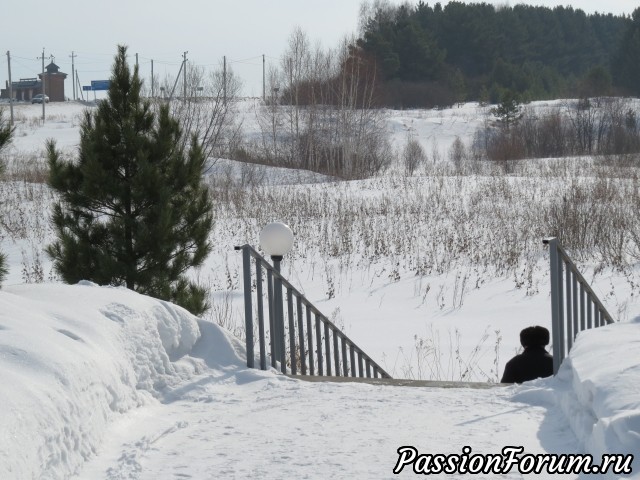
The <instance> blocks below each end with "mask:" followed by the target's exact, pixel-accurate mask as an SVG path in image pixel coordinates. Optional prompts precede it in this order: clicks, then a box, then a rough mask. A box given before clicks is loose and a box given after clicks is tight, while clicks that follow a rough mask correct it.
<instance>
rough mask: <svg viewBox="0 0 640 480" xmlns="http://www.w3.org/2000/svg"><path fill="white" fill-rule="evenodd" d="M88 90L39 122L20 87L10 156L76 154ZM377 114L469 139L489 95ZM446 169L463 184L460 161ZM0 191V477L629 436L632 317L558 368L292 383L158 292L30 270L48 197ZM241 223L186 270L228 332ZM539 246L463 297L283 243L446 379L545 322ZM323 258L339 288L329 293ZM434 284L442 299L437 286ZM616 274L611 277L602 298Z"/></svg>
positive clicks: (360, 313)
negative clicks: (439, 382) (476, 385)
mask: <svg viewBox="0 0 640 480" xmlns="http://www.w3.org/2000/svg"><path fill="white" fill-rule="evenodd" d="M554 106H555V104H553V103H552V102H550V103H548V104H543V105H541V108H546V107H549V108H554ZM250 107H251V106H248V107H247V110H248V111H250V110H251V108H250ZM84 108H85V107H84V106H82V105H79V104H74V103H67V104H49V105H47V115H48V116H49V115H50V117H48V118H47V122H46V123H45V124H44V125H42V124H41V123H40V122H38V121H36V120H34V119H37V116H38V115H39V113H40V112H41V107H40V106H38V105H33V106H32V105H20V109H19V110H18V112H17V114H18V116H19V118H23V119H24V120H23V121H21V123H20V125H19V127H18V130H17V136H16V139H15V141H14V143H13V145H12V146H11V149H10V151H9V154H10V155H11V156H12V157H13V158H15V161H16V162H20V161H26V160H28V161H32V162H36V163H37V162H42V161H43V147H44V141H45V140H46V139H47V138H55V139H56V141H57V142H58V144H59V146H61V147H62V148H63V150H64V152H65V153H66V154H72V153H73V151H74V149H75V148H76V146H77V141H78V122H79V118H80V115H81V113H82V110H83V109H84ZM389 113H390V117H389V122H390V127H391V129H392V132H393V133H392V135H393V140H394V142H395V144H396V146H399V145H402V144H403V142H404V141H405V140H406V136H407V134H411V135H415V136H416V138H418V139H419V141H420V142H421V143H422V144H423V146H424V147H425V150H426V151H427V152H432V151H434V150H437V151H438V153H439V155H440V156H441V158H442V159H443V160H445V159H446V156H447V151H448V148H449V145H450V144H451V142H452V141H453V140H454V139H455V137H460V138H461V139H462V140H464V141H465V142H467V143H468V142H470V141H471V139H472V136H473V132H474V131H475V129H476V128H477V126H479V125H481V123H482V122H484V121H485V119H484V117H483V116H484V115H486V108H485V107H479V106H478V105H477V104H465V105H462V106H460V107H459V108H458V107H455V108H452V109H444V110H438V111H436V110H434V111H419V110H415V111H413V110H412V111H403V112H389ZM247 124H250V122H247ZM208 175H210V177H211V179H212V181H220V179H222V180H223V181H224V179H231V180H233V181H237V180H238V179H240V178H243V177H246V176H251V177H252V178H254V179H257V180H256V181H257V183H258V184H260V185H263V186H266V187H267V188H272V189H273V191H274V192H276V191H284V192H287V193H289V194H294V193H300V195H301V198H304V194H305V192H310V191H312V190H311V189H313V191H314V192H315V193H317V194H318V195H324V196H326V197H327V198H329V197H335V198H337V199H338V203H340V202H341V201H343V200H344V199H345V198H347V197H348V196H349V195H353V194H354V192H355V194H357V195H361V196H362V197H366V198H368V199H371V201H372V203H373V202H374V201H377V200H378V199H382V200H383V201H384V199H385V198H386V197H388V196H391V195H394V194H395V192H396V191H399V190H401V189H402V188H403V183H402V181H399V180H396V179H395V178H393V177H390V178H389V179H379V178H376V179H371V180H366V181H357V182H342V183H335V182H333V179H330V178H327V177H325V176H322V175H318V174H314V173H311V172H299V171H295V170H288V169H275V168H269V167H264V166H251V167H248V166H246V165H243V164H239V163H238V162H232V161H228V160H224V159H221V160H219V161H218V162H217V163H216V164H215V165H214V166H213V167H212V169H211V171H210V172H209V173H208ZM412 180H413V179H410V180H404V181H405V182H409V181H412ZM476 181H477V182H481V181H482V179H477V180H476ZM507 181H508V182H516V181H519V180H518V179H516V178H509V179H507ZM443 182H444V184H445V187H444V188H445V189H446V188H448V189H451V191H458V190H457V189H458V188H459V186H460V183H459V181H458V180H457V179H456V178H446V179H444V180H443ZM302 188H308V190H304V191H303V190H302ZM0 189H3V190H2V191H0V198H2V199H4V200H3V201H6V202H8V203H7V204H6V205H4V206H3V207H4V211H5V213H6V214H7V215H10V219H11V225H12V226H13V227H14V228H15V229H16V230H15V231H14V232H12V235H10V236H7V235H5V233H4V232H1V231H0V251H3V252H5V253H6V254H7V255H8V257H9V267H10V274H9V277H8V279H7V281H5V283H4V286H3V289H2V290H0V384H1V385H3V388H2V389H1V390H0V406H1V407H2V408H1V409H0V412H1V413H0V479H5V478H7V479H18V480H21V479H30V478H47V479H49V478H51V479H58V478H65V479H66V478H77V479H83V480H84V479H103V478H108V479H134V478H135V479H147V478H149V479H150V478H197V479H205V478H246V477H260V478H283V477H285V476H287V477H294V478H328V477H335V478H354V477H355V478H392V477H394V475H393V474H392V469H393V466H394V465H395V463H396V460H397V457H398V455H397V449H398V447H400V446H402V445H414V446H415V447H416V448H418V450H419V451H420V452H421V453H460V450H461V448H462V446H464V445H469V446H471V447H472V449H473V451H474V452H480V453H497V452H500V450H501V448H502V447H503V446H505V445H513V444H514V442H517V445H523V446H524V447H525V451H526V452H530V453H543V452H550V453H585V452H586V453H591V454H592V455H594V456H595V458H596V460H599V456H600V455H601V454H602V453H604V452H609V453H634V454H636V455H637V454H638V452H640V392H639V391H638V390H639V388H640V387H638V385H640V367H639V364H640V362H639V361H638V358H639V357H638V353H637V352H638V351H640V350H639V349H638V344H639V343H640V322H639V321H637V320H636V321H625V322H621V323H616V324H614V325H611V326H607V327H601V328H599V329H597V330H593V331H588V332H583V333H581V334H580V335H579V337H578V339H577V342H576V343H575V345H574V348H573V350H572V352H571V356H570V358H569V359H567V360H566V361H565V362H564V363H563V366H562V368H561V371H560V372H559V374H558V376H557V377H555V378H553V379H545V380H537V381H534V382H529V383H527V384H525V385H523V386H512V387H497V388H492V389H486V390H477V389H469V388H460V389H440V388H412V387H386V386H375V385H366V384H333V383H321V384H315V383H314V384H311V383H304V382H300V381H297V380H292V379H289V378H286V377H283V376H281V375H278V374H277V373H276V372H274V371H268V372H261V371H258V370H250V369H247V368H246V367H245V365H246V362H245V357H244V355H245V353H244V346H243V345H242V344H241V342H240V341H239V340H237V339H236V338H235V337H234V336H233V335H231V334H230V333H229V331H227V330H225V329H223V328H221V327H219V326H217V325H216V324H215V323H212V322H210V321H208V320H206V319H198V318H195V317H193V316H192V315H190V314H189V313H187V312H186V311H184V310H183V309H181V308H179V307H176V306H174V305H171V304H169V303H166V302H162V301H158V300H155V299H151V298H148V297H144V296H141V295H138V294H136V293H133V292H131V291H128V290H126V289H123V288H110V287H99V286H96V285H93V284H90V283H88V282H85V283H83V284H79V285H74V286H68V285H62V284H60V283H33V282H43V281H48V282H57V279H56V277H55V275H54V274H53V272H52V271H51V264H50V262H49V260H48V259H47V258H46V257H45V256H44V255H43V254H42V246H43V245H45V244H47V243H48V242H50V240H51V238H52V232H51V229H50V226H49V225H48V217H47V215H46V213H47V212H48V210H49V208H50V203H51V201H52V199H53V195H52V194H51V193H50V192H49V191H48V190H47V188H46V186H44V185H42V184H37V183H28V182H22V181H6V182H1V183H0ZM278 189H280V190H278ZM414 191H415V190H414ZM337 208H340V206H338V207H337ZM274 216H277V215H274ZM280 219H281V220H286V219H284V218H280ZM254 220H255V219H254ZM271 220H276V218H272V219H271ZM371 221H372V222H373V221H377V220H375V219H373V218H372V220H371ZM256 222H257V220H256ZM247 223H248V222H247V220H246V219H236V218H233V216H232V214H230V216H229V218H222V219H220V220H219V221H218V222H217V223H216V227H215V229H216V230H215V233H214V235H215V238H216V239H217V242H216V245H215V248H214V254H213V255H212V257H211V258H210V259H209V260H208V261H207V264H206V265H205V266H204V267H203V268H202V269H201V270H200V271H198V272H195V275H197V276H198V277H199V278H201V279H204V281H205V282H210V284H211V289H212V290H213V292H214V293H213V294H212V299H213V300H214V301H215V303H214V313H215V315H214V316H215V317H216V319H217V320H220V318H222V317H224V318H226V320H227V323H226V325H227V326H228V328H229V330H234V331H235V328H236V327H235V325H236V324H237V322H238V321H239V319H240V321H241V313H240V312H242V308H241V305H242V303H241V302H242V296H241V281H239V277H238V272H239V271H240V261H241V258H240V255H238V254H236V253H235V252H233V250H232V249H233V245H238V244H243V243H247V242H248V243H257V235H255V238H253V239H252V237H251V235H250V232H251V231H253V230H255V231H256V233H257V231H259V228H261V227H262V226H263V225H264V224H261V225H257V224H256V225H253V224H252V225H250V226H246V224H247ZM258 227H259V228H258ZM313 228H314V226H313V225H312V226H311V227H309V230H308V231H307V232H306V233H305V232H302V231H297V232H295V233H296V237H297V241H298V239H299V238H300V236H301V235H303V234H304V235H313V234H315V232H314V231H313ZM18 230H20V231H23V232H24V233H23V234H16V231H18ZM247 232H249V233H247ZM2 235H5V236H2ZM536 241H537V240H536ZM298 248H299V245H298ZM295 249H296V246H294V250H295ZM542 252H543V249H542V246H540V255H539V258H537V259H536V262H537V263H535V266H534V268H533V274H532V278H533V286H532V288H531V290H532V293H525V292H524V291H523V290H521V289H518V288H515V287H514V282H513V279H511V278H503V277H502V278H500V277H494V278H488V279H486V280H485V281H484V282H483V283H482V285H481V287H479V288H469V289H468V291H467V292H466V293H465V295H464V301H462V300H463V297H462V296H460V297H459V298H458V299H456V297H455V293H452V292H455V288H456V285H457V284H458V279H457V275H456V272H454V271H451V272H446V273H444V274H436V273H432V274H428V275H423V276H420V277H418V276H416V275H412V274H409V273H408V272H407V271H406V270H400V279H399V280H397V281H390V280H389V275H390V272H391V270H392V269H393V267H394V265H393V264H392V260H390V259H382V260H380V261H379V262H378V263H372V264H370V265H369V266H368V267H367V268H366V269H365V268H364V267H362V266H361V265H362V263H366V262H363V259H358V258H357V255H354V256H353V257H352V258H349V259H348V260H349V262H348V263H347V266H346V268H345V267H344V266H343V265H342V264H341V263H337V262H333V263H331V262H326V263H322V262H321V261H320V260H319V257H320V256H321V254H320V253H318V252H317V251H315V250H313V248H312V247H308V250H306V251H297V252H295V253H293V254H292V257H294V258H293V261H287V259H285V261H284V262H283V272H284V274H285V276H287V277H288V278H290V279H291V280H292V281H293V283H294V284H296V285H299V286H300V288H301V289H302V290H303V291H304V292H305V294H306V295H307V296H308V297H309V298H310V299H311V300H312V302H313V303H314V304H316V305H317V306H318V308H320V310H321V311H323V312H324V313H325V314H328V315H329V316H330V317H331V319H332V321H334V323H337V324H338V325H341V326H343V327H344V329H345V331H346V333H347V335H349V336H350V337H351V338H353V339H354V341H356V342H357V343H358V345H360V346H361V347H362V348H363V349H364V350H365V351H366V352H367V353H368V354H370V355H371V356H372V357H373V358H374V359H375V360H376V361H379V362H380V363H381V365H382V366H383V368H385V370H387V371H390V372H391V373H392V374H393V375H394V376H396V377H400V378H403V377H404V378H429V377H430V376H438V377H440V378H443V379H458V378H459V375H460V371H461V370H464V369H465V368H466V366H472V367H474V368H475V375H476V377H474V378H471V379H472V380H486V379H493V380H495V379H497V378H498V377H499V375H500V374H501V372H502V370H503V367H504V363H505V362H506V361H507V360H508V359H509V357H511V356H512V355H513V354H514V353H515V352H516V350H517V348H518V332H519V331H520V329H521V328H523V327H525V326H528V325H533V324H541V325H546V326H548V327H549V319H548V318H549V311H550V305H549V301H550V300H549V296H548V279H547V278H545V272H546V268H547V266H546V263H545V262H546V259H545V258H544V257H543V254H542ZM323 261H324V260H323ZM325 269H326V270H325ZM327 272H328V273H327ZM329 273H331V274H332V276H333V279H334V281H335V282H336V292H335V296H334V298H328V295H327V293H326V291H327V283H326V279H327V278H328V276H329ZM591 273H593V270H590V271H588V272H585V276H586V277H587V278H594V279H595V282H594V285H593V286H594V289H595V290H596V292H598V294H599V295H601V298H602V299H603V301H604V302H605V304H606V305H607V306H608V307H610V305H613V306H614V307H615V309H616V310H613V309H612V310H611V311H612V313H617V315H614V316H616V317H623V318H624V317H628V318H634V317H635V316H637V315H638V314H640V304H638V302H637V301H636V300H635V298H637V297H634V289H633V287H630V286H629V285H630V284H629V283H627V282H626V281H625V279H624V278H622V277H621V276H620V275H618V276H616V274H615V273H608V272H605V273H601V274H599V275H598V276H597V277H596V276H595V274H594V275H591ZM470 275H471V277H470V280H469V282H470V284H471V282H472V280H473V279H474V278H475V277H474V276H473V274H472V273H470ZM478 278H479V277H478ZM428 285H431V286H432V289H431V293H430V294H429V296H428V297H427V293H426V292H427V291H428V289H427V286H428ZM438 289H441V291H442V292H444V293H443V294H442V297H438V302H440V301H442V302H443V303H446V306H444V307H441V306H439V305H438V304H437V303H436V291H437V290H438ZM609 291H611V292H613V291H615V295H614V294H613V293H612V294H611V295H606V297H607V298H604V297H605V295H602V294H603V292H609ZM444 295H446V296H447V298H446V299H445V298H444ZM452 295H453V299H452V298H451V297H452ZM425 298H427V300H426V301H425ZM607 302H609V303H607ZM455 303H459V305H456V306H455V307H454V306H453V305H452V304H455ZM421 341H422V342H425V341H427V342H431V343H428V344H424V343H420V342H421ZM429 348H430V349H431V350H429V351H430V352H431V353H429V354H428V355H427V354H426V353H425V352H426V351H427V350H428V349H429ZM434 350H435V353H434ZM637 462H638V461H637V459H636V460H635V463H634V471H635V472H636V474H635V476H637V475H638V474H637V472H638V471H640V465H638V463H637ZM410 474H411V472H409V471H405V472H403V475H406V476H409V475H410ZM447 478H452V477H451V476H449V477H447ZM465 478H466V477H465ZM487 478H491V477H487ZM500 478H522V475H519V474H516V473H511V474H509V475H506V476H502V477H500ZM567 478H577V477H576V476H572V475H568V476H567Z"/></svg>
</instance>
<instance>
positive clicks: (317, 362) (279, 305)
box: [235, 245, 391, 378]
mask: <svg viewBox="0 0 640 480" xmlns="http://www.w3.org/2000/svg"><path fill="white" fill-rule="evenodd" d="M235 250H242V263H243V277H244V309H245V327H246V332H247V340H246V343H247V366H248V367H249V368H256V367H255V366H254V363H255V361H254V358H255V352H254V345H255V340H254V318H257V321H258V331H257V334H258V346H259V356H260V369H261V370H266V369H267V361H268V359H267V351H266V349H267V345H268V346H269V349H270V350H269V357H270V359H271V360H270V362H271V366H272V367H273V368H278V367H279V368H280V371H281V372H282V373H290V374H291V375H299V374H301V375H318V376H338V377H361V378H391V376H390V375H389V374H388V373H387V372H385V371H384V369H382V367H380V365H378V364H377V363H376V362H374V361H373V360H372V359H371V357H369V356H368V355H367V354H366V353H364V352H363V351H362V349H361V348H360V347H358V346H357V345H356V344H355V343H354V342H353V341H352V340H351V339H350V338H349V337H347V336H346V335H345V334H344V333H342V332H341V331H340V329H339V328H338V327H337V326H336V325H334V324H333V323H332V322H331V321H330V320H329V319H328V318H327V317H326V316H325V315H323V314H322V313H321V312H320V311H319V310H318V309H317V308H316V307H314V306H313V304H312V303H311V302H310V301H309V300H307V298H306V297H305V296H304V295H303V294H302V293H300V292H299V291H298V290H297V289H296V288H295V287H294V286H293V285H291V283H289V281H287V280H286V279H285V278H284V277H283V276H282V275H281V274H280V271H279V270H280V269H279V263H280V262H279V261H277V262H274V263H275V265H271V264H270V263H269V262H267V261H266V260H265V259H264V257H262V256H261V255H260V254H259V253H258V252H257V251H256V250H255V249H254V248H253V247H251V245H242V246H239V247H235ZM252 259H253V262H252ZM252 263H253V264H255V267H254V268H255V274H254V275H252V270H253V268H252ZM265 276H266V283H267V285H266V291H265V288H264V287H265V286H264V280H265ZM254 288H255V291H254ZM283 288H284V289H285V290H286V307H287V308H286V312H285V300H284V298H283V295H282V290H283ZM254 297H255V302H254ZM265 299H266V301H267V315H268V318H267V319H265V308H264V307H265V305H264V303H265ZM254 305H255V312H254ZM285 317H286V320H287V321H286V322H285ZM267 322H268V323H267ZM287 337H288V342H287ZM267 339H268V341H267ZM278 363H279V365H278Z"/></svg>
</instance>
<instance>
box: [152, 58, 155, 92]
mask: <svg viewBox="0 0 640 480" xmlns="http://www.w3.org/2000/svg"><path fill="white" fill-rule="evenodd" d="M153 80H154V79H153V59H151V98H155V89H154V83H155V82H154V81H153Z"/></svg>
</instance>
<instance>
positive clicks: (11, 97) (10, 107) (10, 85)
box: [7, 50, 13, 126]
mask: <svg viewBox="0 0 640 480" xmlns="http://www.w3.org/2000/svg"><path fill="white" fill-rule="evenodd" d="M7 64H8V65H9V110H10V111H11V126H13V84H12V83H11V53H10V52H9V50H7Z"/></svg>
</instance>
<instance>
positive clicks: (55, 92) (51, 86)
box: [0, 62, 67, 102]
mask: <svg viewBox="0 0 640 480" xmlns="http://www.w3.org/2000/svg"><path fill="white" fill-rule="evenodd" d="M66 78H67V74H66V73H63V72H61V71H60V67H58V66H57V65H56V64H55V63H53V62H51V63H50V64H49V65H47V68H46V72H45V74H44V93H45V94H46V95H47V96H48V97H49V101H51V102H64V101H65V96H64V80H65V79H66ZM11 87H12V90H13V98H15V99H16V100H21V101H25V102H29V101H31V99H32V98H33V97H35V96H36V95H38V94H39V93H42V74H41V73H39V74H38V78H21V79H20V80H19V81H17V82H11ZM0 98H9V82H6V88H3V89H2V90H0Z"/></svg>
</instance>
